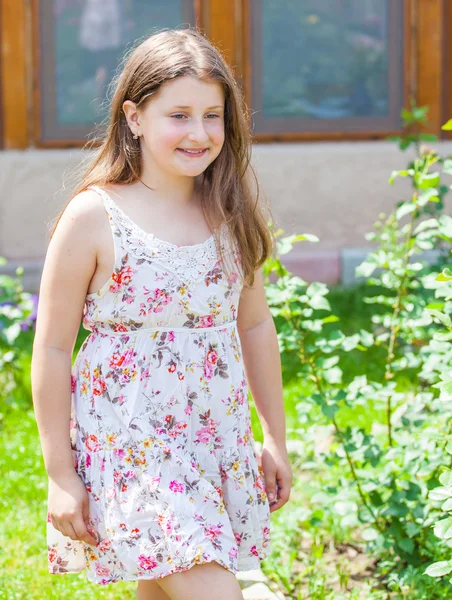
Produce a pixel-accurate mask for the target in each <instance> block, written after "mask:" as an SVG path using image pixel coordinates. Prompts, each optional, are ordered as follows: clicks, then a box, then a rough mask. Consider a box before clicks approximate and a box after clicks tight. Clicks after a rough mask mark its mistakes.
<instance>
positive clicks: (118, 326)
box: [113, 323, 127, 331]
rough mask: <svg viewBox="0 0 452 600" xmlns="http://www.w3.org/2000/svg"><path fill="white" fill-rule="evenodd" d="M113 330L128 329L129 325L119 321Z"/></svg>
mask: <svg viewBox="0 0 452 600" xmlns="http://www.w3.org/2000/svg"><path fill="white" fill-rule="evenodd" d="M113 331H127V327H126V326H125V325H123V324H122V323H118V324H117V325H115V326H114V327H113Z"/></svg>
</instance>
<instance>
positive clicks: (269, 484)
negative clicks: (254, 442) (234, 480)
mask: <svg viewBox="0 0 452 600" xmlns="http://www.w3.org/2000/svg"><path fill="white" fill-rule="evenodd" d="M261 463H262V468H263V471H264V478H265V491H266V493H267V496H268V500H269V503H270V512H274V511H275V510H278V509H280V508H281V507H282V506H284V504H285V503H286V502H287V501H288V500H289V496H290V489H291V487H292V480H293V474H292V466H291V464H290V462H289V456H288V454H287V449H286V445H285V444H281V443H278V442H276V441H275V440H273V439H271V438H265V439H264V442H263V445H262V455H261ZM271 494H273V496H274V499H273V500H272V498H271Z"/></svg>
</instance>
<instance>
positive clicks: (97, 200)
mask: <svg viewBox="0 0 452 600" xmlns="http://www.w3.org/2000/svg"><path fill="white" fill-rule="evenodd" d="M105 223H108V221H107V215H106V212H105V208H104V202H103V199H102V198H101V196H100V195H99V194H98V193H97V192H96V191H95V190H93V189H86V190H82V191H81V192H78V193H77V194H75V195H74V196H73V197H72V198H71V199H70V201H69V202H68V204H67V205H66V207H65V208H64V210H63V212H62V213H61V216H60V218H59V220H58V225H57V228H56V229H58V228H60V229H61V227H64V229H65V231H66V232H69V231H73V232H74V234H76V232H79V233H80V235H83V237H84V236H86V235H87V234H92V233H95V232H96V231H98V229H99V228H102V227H105Z"/></svg>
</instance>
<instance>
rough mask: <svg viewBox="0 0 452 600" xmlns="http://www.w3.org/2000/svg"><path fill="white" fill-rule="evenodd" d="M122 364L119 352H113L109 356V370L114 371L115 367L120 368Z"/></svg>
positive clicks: (122, 357) (122, 359)
mask: <svg viewBox="0 0 452 600" xmlns="http://www.w3.org/2000/svg"><path fill="white" fill-rule="evenodd" d="M123 362H124V356H122V355H121V354H120V353H119V352H114V353H113V354H112V355H111V358H110V361H109V363H108V364H109V366H110V368H112V369H114V368H115V367H120V366H121V365H122V363H123Z"/></svg>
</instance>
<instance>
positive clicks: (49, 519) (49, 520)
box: [47, 512, 52, 523]
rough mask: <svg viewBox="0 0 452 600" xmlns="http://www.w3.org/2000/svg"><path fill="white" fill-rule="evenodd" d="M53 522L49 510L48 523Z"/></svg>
mask: <svg viewBox="0 0 452 600" xmlns="http://www.w3.org/2000/svg"><path fill="white" fill-rule="evenodd" d="M51 522H52V519H51V518H50V513H49V512H48V513H47V523H51Z"/></svg>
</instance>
